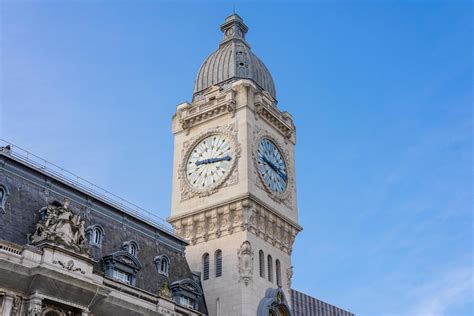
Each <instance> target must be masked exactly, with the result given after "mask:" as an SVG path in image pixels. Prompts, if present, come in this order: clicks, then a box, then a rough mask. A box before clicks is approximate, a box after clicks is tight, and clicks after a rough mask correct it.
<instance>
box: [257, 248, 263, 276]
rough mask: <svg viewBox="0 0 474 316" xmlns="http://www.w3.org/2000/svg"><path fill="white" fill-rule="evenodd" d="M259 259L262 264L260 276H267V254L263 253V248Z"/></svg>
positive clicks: (259, 253)
mask: <svg viewBox="0 0 474 316" xmlns="http://www.w3.org/2000/svg"><path fill="white" fill-rule="evenodd" d="M258 259H259V264H260V266H259V267H260V276H261V277H262V278H265V255H264V254H263V250H260V251H259V252H258Z"/></svg>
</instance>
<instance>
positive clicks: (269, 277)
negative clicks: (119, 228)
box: [169, 14, 302, 316]
mask: <svg viewBox="0 0 474 316" xmlns="http://www.w3.org/2000/svg"><path fill="white" fill-rule="evenodd" d="M221 31H222V32H223V39H222V41H221V42H220V44H219V48H218V49H217V50H216V51H215V52H214V53H212V54H211V55H210V56H209V57H208V58H207V59H206V60H205V61H204V63H203V64H202V66H201V68H200V69H199V72H198V74H197V76H196V81H195V85H194V94H193V98H192V102H191V103H187V102H185V103H182V104H180V105H178V106H177V108H176V113H175V115H174V116H173V134H174V166H173V167H174V168H173V194H172V208H171V216H170V217H169V222H170V223H171V224H172V225H173V227H174V229H175V230H176V233H177V234H178V235H180V236H181V237H183V238H184V239H186V240H187V241H188V242H189V246H188V247H187V249H186V257H187V259H188V262H189V265H190V267H191V269H192V270H194V271H199V272H200V273H201V280H202V284H203V288H204V292H205V298H206V304H207V307H208V310H209V314H210V315H211V316H216V315H221V316H224V315H226V316H241V315H248V316H255V315H259V316H262V315H291V310H290V307H289V306H291V304H290V302H289V298H290V295H289V294H290V292H289V291H290V287H291V277H292V273H293V271H292V265H291V251H292V246H293V242H294V240H295V237H296V235H297V233H298V232H299V231H300V230H301V229H302V228H301V227H300V226H299V225H298V210H297V204H296V186H295V170H294V169H295V167H294V146H295V143H296V135H295V126H294V124H293V120H292V117H291V115H290V114H289V113H288V112H285V111H281V110H280V109H279V107H278V106H277V100H276V91H275V85H274V83H273V79H272V76H271V74H270V72H269V71H268V69H267V68H266V66H265V65H264V64H263V62H262V61H261V60H260V59H259V58H258V57H257V56H256V55H255V54H254V53H253V52H252V51H251V49H250V45H249V44H248V43H247V41H246V39H245V35H246V33H247V31H248V28H247V26H246V25H245V24H244V21H243V20H242V18H241V17H240V16H239V15H237V14H233V15H231V16H229V17H228V18H226V19H225V21H224V23H223V24H222V25H221Z"/></svg>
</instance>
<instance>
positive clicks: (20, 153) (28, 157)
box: [0, 139, 174, 233]
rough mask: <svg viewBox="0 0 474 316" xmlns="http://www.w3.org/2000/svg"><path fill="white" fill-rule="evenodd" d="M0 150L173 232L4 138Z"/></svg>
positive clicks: (136, 208) (154, 218)
mask: <svg viewBox="0 0 474 316" xmlns="http://www.w3.org/2000/svg"><path fill="white" fill-rule="evenodd" d="M0 152H1V153H3V154H6V155H8V156H10V157H12V158H15V159H17V160H19V161H21V162H23V163H25V164H27V165H29V166H30V167H32V168H34V169H37V170H39V171H41V172H44V173H46V174H49V175H51V176H53V177H56V178H58V179H60V180H62V181H63V182H65V183H66V184H68V185H70V186H72V187H74V188H77V189H79V190H82V191H84V192H85V193H87V194H89V195H91V196H93V197H95V198H97V199H99V200H101V201H103V202H104V203H106V204H110V205H111V206H113V207H115V208H118V209H120V210H121V211H123V212H125V213H128V214H130V215H132V216H134V217H136V218H138V219H140V220H142V221H145V222H147V223H149V224H152V225H155V226H158V228H161V229H163V230H165V231H167V232H170V233H174V232H173V229H172V228H171V226H170V224H168V223H167V222H166V221H165V220H164V219H163V218H161V217H159V216H157V215H155V214H153V213H152V212H150V211H148V210H146V209H144V208H142V207H140V206H138V205H136V204H134V203H132V202H129V201H127V200H125V199H123V198H121V197H119V196H117V195H115V194H113V193H112V192H109V191H107V190H106V189H104V188H101V187H99V186H97V185H95V184H93V183H92V182H90V181H88V180H86V179H83V178H81V177H80V176H78V175H76V174H74V173H72V172H70V171H67V170H65V169H64V168H62V167H60V166H58V165H56V164H54V163H51V162H49V161H47V160H45V159H43V158H41V157H38V156H37V155H35V154H33V153H31V152H29V151H27V150H25V149H23V148H21V147H18V146H16V145H14V144H12V143H10V142H8V141H6V140H3V139H0Z"/></svg>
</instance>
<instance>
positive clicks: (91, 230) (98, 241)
mask: <svg viewBox="0 0 474 316" xmlns="http://www.w3.org/2000/svg"><path fill="white" fill-rule="evenodd" d="M86 232H87V235H88V237H89V244H90V245H91V246H96V247H99V248H100V247H102V242H103V241H104V229H103V228H102V226H100V225H92V226H89V227H87V229H86Z"/></svg>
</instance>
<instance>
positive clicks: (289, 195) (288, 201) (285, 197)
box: [252, 126, 295, 208]
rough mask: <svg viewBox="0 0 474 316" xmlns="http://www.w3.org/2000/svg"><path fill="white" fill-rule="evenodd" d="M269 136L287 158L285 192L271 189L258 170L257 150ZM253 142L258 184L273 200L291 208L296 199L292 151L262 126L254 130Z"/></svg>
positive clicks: (253, 156) (255, 173) (253, 157)
mask: <svg viewBox="0 0 474 316" xmlns="http://www.w3.org/2000/svg"><path fill="white" fill-rule="evenodd" d="M264 138H268V139H270V140H271V141H272V142H273V143H274V144H275V146H276V147H277V148H278V150H279V151H280V152H281V154H282V157H283V159H284V160H285V164H286V169H287V174H288V182H287V185H286V190H285V191H284V192H275V191H273V190H271V189H270V188H269V187H268V185H267V184H266V183H265V181H264V180H263V178H262V176H261V174H260V172H258V165H257V151H258V147H259V145H260V142H261V141H262V139H264ZM252 139H253V143H252V160H253V165H254V175H255V178H256V185H257V187H259V188H260V189H262V190H264V191H266V192H267V193H268V196H270V197H271V198H272V199H273V200H275V201H276V202H278V203H283V204H284V205H286V206H287V207H289V208H292V203H293V200H294V192H295V190H294V188H295V177H294V161H293V159H292V155H291V154H290V151H289V150H288V149H287V146H284V145H283V144H281V143H280V142H279V141H278V140H277V139H276V138H275V137H273V136H272V134H271V133H270V132H268V131H266V130H264V129H262V128H260V127H258V126H257V127H255V129H254V131H253V137H252Z"/></svg>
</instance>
